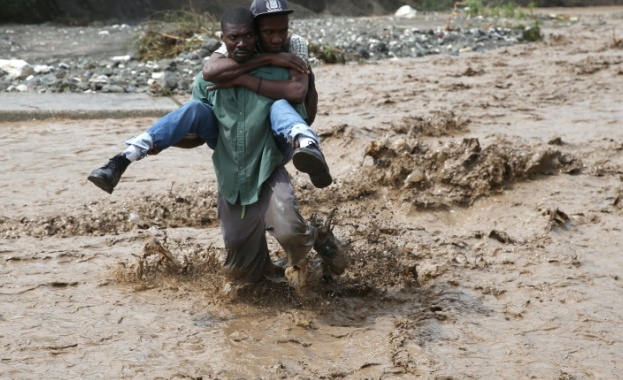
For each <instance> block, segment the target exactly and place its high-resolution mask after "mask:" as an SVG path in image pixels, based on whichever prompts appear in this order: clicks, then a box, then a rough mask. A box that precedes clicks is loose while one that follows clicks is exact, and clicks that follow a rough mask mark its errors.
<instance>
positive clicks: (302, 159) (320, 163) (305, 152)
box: [292, 144, 333, 189]
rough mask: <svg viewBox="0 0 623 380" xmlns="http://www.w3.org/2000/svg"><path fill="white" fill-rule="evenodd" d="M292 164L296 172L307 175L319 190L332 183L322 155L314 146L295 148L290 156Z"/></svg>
mask: <svg viewBox="0 0 623 380" xmlns="http://www.w3.org/2000/svg"><path fill="white" fill-rule="evenodd" d="M292 163H293V164H294V167H295V168H297V169H298V170H300V171H302V172H303V173H307V174H309V178H310V179H311V181H312V183H313V184H314V186H316V187H317V188H319V189H322V188H323V187H327V186H329V185H330V184H331V183H333V178H331V173H329V167H328V166H327V162H326V161H325V159H324V155H323V154H322V152H321V151H320V149H318V146H317V145H316V144H310V145H308V146H306V147H303V148H296V149H295V150H294V154H293V155H292Z"/></svg>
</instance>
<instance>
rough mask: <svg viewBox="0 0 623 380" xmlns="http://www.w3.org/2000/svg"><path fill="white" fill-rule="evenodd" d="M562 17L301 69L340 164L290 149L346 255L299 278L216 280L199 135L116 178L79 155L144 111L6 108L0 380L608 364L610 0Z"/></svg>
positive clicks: (611, 301)
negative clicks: (96, 179)
mask: <svg viewBox="0 0 623 380" xmlns="http://www.w3.org/2000/svg"><path fill="white" fill-rule="evenodd" d="M565 17H569V19H568V22H558V23H546V24H544V26H543V33H544V37H545V38H544V41H543V42H539V43H531V44H521V45H516V46H512V47H508V48H503V49H498V50H494V51H489V52H486V53H464V54H463V53H462V54H461V55H460V56H447V55H437V56H427V57H424V58H418V59H413V60H411V59H402V60H391V61H382V62H374V63H361V64H359V63H351V64H347V65H336V66H330V65H326V66H318V67H317V68H315V70H314V71H315V73H316V78H317V84H318V91H319V93H320V105H319V109H320V114H319V116H318V117H317V119H316V122H315V123H314V128H315V129H316V130H317V131H318V133H319V135H320V136H321V139H322V144H323V145H322V148H323V151H324V153H325V155H326V156H327V160H328V162H329V165H330V167H331V172H332V174H333V176H334V178H335V183H334V184H333V185H332V186H330V187H328V188H326V189H315V188H314V187H313V186H312V185H311V183H310V182H309V180H308V178H307V177H306V176H305V175H303V174H301V173H298V172H297V171H296V170H295V169H294V167H293V166H291V165H288V167H287V168H288V170H289V172H290V173H291V176H292V180H293V183H294V186H295V190H296V193H297V195H298V197H299V200H300V206H301V211H302V213H303V215H304V216H305V217H306V218H313V217H316V218H323V217H325V216H326V215H328V214H329V213H330V212H331V211H332V210H334V209H335V216H334V219H333V225H334V233H335V235H336V236H337V237H338V238H339V239H340V240H341V242H342V244H343V246H344V247H345V249H347V252H348V255H349V258H350V265H349V267H348V269H347V270H346V272H345V273H344V274H343V275H341V276H340V277H339V278H338V279H337V280H336V281H333V282H322V281H320V280H319V279H318V283H317V284H316V285H315V286H314V289H313V292H312V294H308V295H301V294H299V293H297V292H295V291H293V290H291V289H290V288H289V287H288V286H287V285H285V284H283V283H273V282H270V281H265V282H262V283H260V284H258V285H257V286H255V287H253V288H251V289H245V290H244V291H242V292H241V293H239V294H238V296H237V297H235V298H233V299H232V298H231V297H224V296H223V294H222V292H221V290H222V288H223V278H222V276H221V273H220V271H219V269H220V266H221V264H222V262H223V260H224V249H223V242H222V240H221V237H220V230H219V227H218V220H217V216H216V197H215V194H216V182H215V176H214V172H213V169H212V164H211V159H210V156H211V151H209V150H208V149H207V148H197V149H192V150H181V149H170V150H168V151H165V152H163V153H161V154H159V155H157V156H150V157H147V158H146V159H144V160H142V161H139V162H137V163H134V164H132V165H131V166H130V167H129V169H128V170H127V172H126V174H125V175H124V177H123V179H122V181H121V183H120V184H119V185H118V187H117V188H116V190H115V191H114V193H113V194H112V195H108V194H106V193H104V192H102V191H101V190H99V189H98V188H96V187H95V186H93V185H92V184H91V183H90V182H88V181H87V180H86V177H87V175H88V174H89V172H90V171H91V170H93V169H94V168H96V167H98V166H100V165H101V164H102V163H104V162H105V161H106V160H107V159H108V158H110V157H112V156H113V155H115V154H116V153H118V151H119V150H120V149H122V148H123V141H124V140H125V138H127V137H129V136H131V135H134V134H136V133H137V132H140V131H142V130H144V129H145V128H147V127H148V126H149V125H150V124H151V123H152V122H153V121H154V119H151V118H139V119H124V120H119V119H106V120H45V121H27V122H14V123H7V122H0V190H1V195H0V204H1V208H0V378H2V379H204V380H206V379H419V378H421V379H565V380H570V379H616V378H621V376H622V375H621V371H622V370H623V360H622V357H623V356H622V353H623V329H621V325H622V324H623V306H622V304H621V300H623V279H622V278H621V273H622V269H623V234H622V233H621V228H622V225H623V223H622V220H623V219H622V218H623V184H622V179H623V177H622V175H623V169H622V164H623V106H622V105H623V43H621V41H620V38H621V37H623V26H622V25H623V9H622V8H608V10H607V11H601V10H599V9H583V10H580V9H568V10H566V13H565ZM575 17H579V20H578V21H576V19H575ZM269 245H270V247H271V251H272V252H271V254H272V255H274V256H275V258H277V257H281V256H283V251H282V250H281V249H280V248H279V246H278V244H276V242H275V241H272V240H271V241H270V243H269ZM165 253H166V255H165ZM167 255H169V256H171V257H173V258H174V259H175V263H176V264H173V261H172V260H169V259H167ZM310 255H311V257H310V259H312V261H313V259H314V255H315V253H313V252H312V253H311V254H310Z"/></svg>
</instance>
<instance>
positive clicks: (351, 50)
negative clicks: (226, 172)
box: [0, 14, 577, 94]
mask: <svg viewBox="0 0 623 380" xmlns="http://www.w3.org/2000/svg"><path fill="white" fill-rule="evenodd" d="M561 22H563V23H572V22H577V20H574V19H571V18H568V19H564V20H562V21H561ZM522 23H523V24H528V25H533V24H534V20H503V19H483V18H480V19H467V18H463V17H454V18H452V17H450V15H443V14H442V15H439V14H429V15H418V17H416V18H415V19H401V18H396V17H375V18H322V19H301V20H293V21H292V30H293V31H294V32H295V33H297V34H301V35H303V36H304V37H306V38H307V40H308V41H309V42H310V51H312V54H311V61H312V64H313V65H319V64H322V63H324V62H325V61H326V60H328V59H333V60H335V61H338V62H348V61H361V60H381V59H388V58H415V57H423V56H427V55H433V54H452V55H458V54H461V53H462V52H466V51H485V50H490V49H495V48H499V47H502V46H509V45H514V44H518V43H525V42H526V30H527V29H529V28H526V27H523V26H522ZM143 33H145V28H144V26H141V25H138V26H129V25H110V26H89V27H67V26H55V25H50V24H45V25H41V26H37V27H33V26H20V25H12V26H3V27H1V28H0V57H2V58H5V59H3V60H0V91H8V92H37V93H41V92H106V93H142V92H151V93H155V94H188V93H189V89H190V87H191V83H192V80H193V78H194V75H195V74H196V73H198V72H199V71H200V70H201V67H202V65H203V62H204V60H205V59H207V58H208V57H209V56H210V54H211V53H212V52H213V51H214V50H215V49H216V48H217V47H218V46H219V40H218V37H217V36H214V35H202V36H197V37H198V38H200V39H201V40H202V41H203V42H202V43H201V46H200V48H198V49H196V50H192V51H184V52H182V53H181V54H179V55H178V56H177V57H175V58H173V59H160V60H153V61H148V62H144V61H140V60H138V59H137V53H136V51H137V50H136V47H135V46H136V41H137V38H139V37H140V36H141V35H142V34H143Z"/></svg>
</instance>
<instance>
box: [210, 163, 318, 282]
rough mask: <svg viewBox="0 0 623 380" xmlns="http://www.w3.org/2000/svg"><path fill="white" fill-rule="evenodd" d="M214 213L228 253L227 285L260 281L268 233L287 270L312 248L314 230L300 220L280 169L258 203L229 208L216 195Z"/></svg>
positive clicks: (264, 187) (287, 179) (266, 259)
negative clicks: (279, 249) (284, 256)
mask: <svg viewBox="0 0 623 380" xmlns="http://www.w3.org/2000/svg"><path fill="white" fill-rule="evenodd" d="M217 209H218V218H219V221H220V223H221V232H222V233H223V241H224V242H225V247H226V250H227V258H226V259H225V266H224V274H225V276H226V277H227V279H228V280H229V281H235V282H239V283H246V282H257V281H259V280H260V279H261V278H262V274H263V273H264V271H265V270H266V268H267V267H268V265H269V264H270V256H269V250H268V244H267V241H266V232H267V231H268V232H269V233H270V234H271V235H273V236H274V237H275V238H276V239H277V241H278V242H279V244H280V245H281V246H282V247H283V249H284V251H285V252H286V254H287V257H288V266H291V265H294V264H297V263H298V262H299V261H300V260H301V259H303V258H304V257H305V256H306V255H307V253H308V252H309V251H310V249H311V248H312V246H313V243H314V239H315V234H316V232H315V229H314V228H313V227H312V226H311V225H310V224H309V223H307V222H306V221H305V219H304V218H303V217H302V216H301V214H300V212H299V209H298V205H297V202H296V197H295V196H294V189H293V187H292V183H291V182H290V176H289V175H288V172H287V170H286V169H285V167H283V166H278V167H277V168H275V170H274V171H273V173H272V175H271V176H270V178H268V180H267V181H266V182H264V184H263V185H262V190H261V191H260V197H259V200H258V201H257V202H255V203H253V204H251V205H248V206H241V205H240V204H239V203H237V204H231V203H229V202H227V201H226V200H225V199H224V198H223V197H222V196H221V195H220V194H219V196H218V200H217ZM242 214H244V218H242V217H241V215H242Z"/></svg>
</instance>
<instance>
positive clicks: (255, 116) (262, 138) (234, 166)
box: [193, 66, 305, 205]
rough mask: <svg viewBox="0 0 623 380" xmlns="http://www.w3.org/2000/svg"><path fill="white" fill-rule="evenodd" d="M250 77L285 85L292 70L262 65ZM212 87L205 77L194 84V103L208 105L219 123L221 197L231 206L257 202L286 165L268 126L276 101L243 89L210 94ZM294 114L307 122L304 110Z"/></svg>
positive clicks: (216, 165) (216, 159)
mask: <svg viewBox="0 0 623 380" xmlns="http://www.w3.org/2000/svg"><path fill="white" fill-rule="evenodd" d="M250 74H251V75H253V76H257V77H261V78H264V79H272V80H287V79H288V71H287V70H286V69H284V68H281V67H274V66H264V67H260V68H258V69H256V70H253V71H252V72H250ZM209 85H211V83H210V82H206V81H204V80H203V79H202V78H201V74H199V75H198V76H197V78H196V79H195V83H194V84H193V98H195V99H197V100H200V101H203V102H205V103H209V104H211V105H212V107H213V109H214V113H215V115H216V118H217V119H218V122H219V137H218V143H217V145H216V149H215V150H214V153H213V154H212V162H213V164H214V171H215V172H216V178H217V182H218V189H219V192H220V193H221V195H222V196H223V197H224V198H225V199H226V200H227V202H229V203H231V204H235V203H236V202H237V201H240V204H241V205H249V204H252V203H255V202H257V200H258V199H259V193H260V190H261V187H262V184H263V183H264V181H266V180H267V179H268V177H270V175H271V174H272V172H273V170H274V169H275V168H276V167H277V166H279V165H281V164H282V163H283V154H282V153H281V152H280V151H279V149H278V148H277V145H276V143H275V140H274V139H273V136H272V131H271V126H270V107H271V106H272V104H273V102H274V100H273V99H270V98H267V97H265V96H262V95H259V94H256V93H255V92H253V91H250V90H247V89H246V88H242V87H235V88H224V89H218V90H213V91H207V90H206V88H207V87H208V86H209ZM295 109H296V110H297V112H299V113H300V114H301V116H303V117H305V113H304V108H303V107H302V106H296V107H295Z"/></svg>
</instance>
